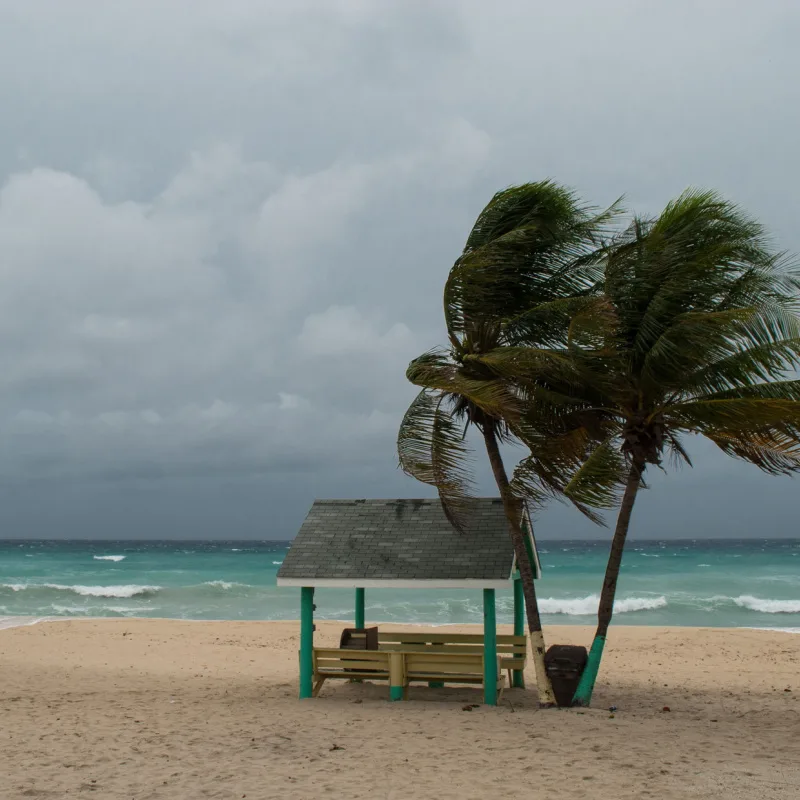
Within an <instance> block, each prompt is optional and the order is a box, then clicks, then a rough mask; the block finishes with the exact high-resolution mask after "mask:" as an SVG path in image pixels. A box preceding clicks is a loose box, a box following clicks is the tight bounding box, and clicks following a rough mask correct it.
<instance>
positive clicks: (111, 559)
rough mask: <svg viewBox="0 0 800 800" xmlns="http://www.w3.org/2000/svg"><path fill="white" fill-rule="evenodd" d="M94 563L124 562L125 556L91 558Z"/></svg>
mask: <svg viewBox="0 0 800 800" xmlns="http://www.w3.org/2000/svg"><path fill="white" fill-rule="evenodd" d="M92 558H93V559H94V560H95V561H124V560H125V556H92Z"/></svg>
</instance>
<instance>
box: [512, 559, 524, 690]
mask: <svg viewBox="0 0 800 800" xmlns="http://www.w3.org/2000/svg"><path fill="white" fill-rule="evenodd" d="M524 635H525V596H524V595H523V593H522V579H521V578H520V576H519V573H518V574H517V575H516V577H515V578H514V636H524ZM514 688H516V689H524V688H525V676H524V675H523V674H522V670H521V669H515V670H514Z"/></svg>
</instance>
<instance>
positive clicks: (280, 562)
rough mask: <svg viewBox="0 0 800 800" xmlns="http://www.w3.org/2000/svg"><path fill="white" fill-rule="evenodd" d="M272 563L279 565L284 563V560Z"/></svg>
mask: <svg viewBox="0 0 800 800" xmlns="http://www.w3.org/2000/svg"><path fill="white" fill-rule="evenodd" d="M272 563H273V564H275V565H277V566H280V565H281V564H283V561H273V562H272Z"/></svg>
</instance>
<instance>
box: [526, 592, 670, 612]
mask: <svg viewBox="0 0 800 800" xmlns="http://www.w3.org/2000/svg"><path fill="white" fill-rule="evenodd" d="M599 602H600V595H597V594H590V595H589V596H588V597H574V598H564V597H545V598H543V599H541V600H540V601H539V610H540V611H541V612H542V613H543V614H566V615H568V616H572V617H579V616H589V615H591V614H596V613H597V605H598V603H599ZM666 605H667V598H666V597H664V595H661V596H660V597H624V598H620V599H619V600H617V601H616V602H615V603H614V611H615V613H617V614H625V613H627V612H629V611H652V610H653V609H656V608H664V607H665V606H666Z"/></svg>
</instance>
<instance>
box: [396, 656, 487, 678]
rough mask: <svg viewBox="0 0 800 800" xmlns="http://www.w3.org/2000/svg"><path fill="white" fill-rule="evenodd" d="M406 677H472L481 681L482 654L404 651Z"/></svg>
mask: <svg viewBox="0 0 800 800" xmlns="http://www.w3.org/2000/svg"><path fill="white" fill-rule="evenodd" d="M403 658H404V660H405V671H406V677H407V678H408V679H409V680H411V679H414V678H423V679H429V678H431V677H441V678H446V677H448V676H450V677H452V678H460V679H462V680H463V679H472V680H475V681H476V682H482V681H483V656H482V655H474V654H471V653H462V654H461V655H454V654H452V653H430V652H406V653H404V654H403Z"/></svg>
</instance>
